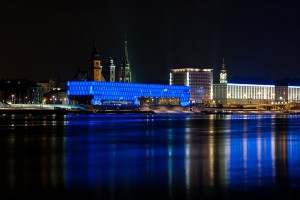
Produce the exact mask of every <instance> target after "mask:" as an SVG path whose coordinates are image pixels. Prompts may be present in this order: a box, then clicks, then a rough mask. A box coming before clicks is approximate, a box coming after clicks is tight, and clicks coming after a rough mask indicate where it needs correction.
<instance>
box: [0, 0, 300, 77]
mask: <svg viewBox="0 0 300 200" xmlns="http://www.w3.org/2000/svg"><path fill="white" fill-rule="evenodd" d="M299 10H300V3H298V2H297V1H296V0H295V1H292V0H228V1H226V0H216V1H213V0H205V1H204V0H203V1H202V0H198V1H197V0H182V1H175V0H173V1H172V0H166V1H163V0H158V1H156V0H151V1H143V0H136V1H134V0H127V1H126V0H120V1H117V0H106V1H104V0H98V1H96V0H81V1H80V0H73V1H63V0H60V1H55V0H52V1H47V0H46V1H40V2H31V1H13V0H12V1H4V2H2V3H1V5H0V24H1V28H0V66H1V68H0V79H17V78H21V79H29V80H35V81H41V80H47V79H49V78H52V79H57V77H58V76H60V78H61V79H63V80H69V79H71V78H72V77H73V76H74V75H75V73H76V71H77V69H78V68H81V69H83V70H86V69H87V68H88V61H89V58H90V54H91V52H92V48H93V43H94V41H96V44H97V47H98V50H99V53H100V57H101V60H102V64H103V65H107V63H108V58H109V56H111V57H112V58H113V59H114V62H115V64H116V65H117V67H119V66H120V63H121V59H122V54H123V39H124V32H126V33H127V39H128V50H129V59H130V62H131V68H132V75H133V81H134V82H144V83H168V79H169V69H170V68H180V67H199V68H212V69H214V78H215V80H218V76H219V70H220V66H221V64H222V58H223V57H224V58H225V64H226V67H227V73H228V79H229V81H231V82H232V81H235V80H241V79H244V80H253V81H259V80H266V81H276V80H279V79H281V80H284V79H291V80H292V79H297V78H300V56H299V55H300V12H299Z"/></svg>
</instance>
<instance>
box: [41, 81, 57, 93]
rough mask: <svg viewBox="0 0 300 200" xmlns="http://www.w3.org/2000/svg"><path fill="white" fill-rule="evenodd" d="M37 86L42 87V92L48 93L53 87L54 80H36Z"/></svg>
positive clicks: (54, 84)
mask: <svg viewBox="0 0 300 200" xmlns="http://www.w3.org/2000/svg"><path fill="white" fill-rule="evenodd" d="M37 86H38V87H42V91H43V93H48V92H50V91H52V90H53V88H55V86H56V82H55V81H54V80H52V79H49V80H48V81H42V82H37Z"/></svg>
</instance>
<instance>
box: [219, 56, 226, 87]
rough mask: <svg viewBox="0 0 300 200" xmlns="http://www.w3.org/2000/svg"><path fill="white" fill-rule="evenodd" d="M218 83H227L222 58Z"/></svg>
mask: <svg viewBox="0 0 300 200" xmlns="http://www.w3.org/2000/svg"><path fill="white" fill-rule="evenodd" d="M220 83H227V73H226V69H225V59H224V58H223V62H222V66H221V72H220Z"/></svg>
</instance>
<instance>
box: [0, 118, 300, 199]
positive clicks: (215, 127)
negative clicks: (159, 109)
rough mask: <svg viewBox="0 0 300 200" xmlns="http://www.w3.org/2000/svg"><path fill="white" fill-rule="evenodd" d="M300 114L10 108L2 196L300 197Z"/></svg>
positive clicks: (1, 137) (2, 137)
mask: <svg viewBox="0 0 300 200" xmlns="http://www.w3.org/2000/svg"><path fill="white" fill-rule="evenodd" d="M299 122H300V116H298V115H190V114H186V115H185V114H184V115H182V114H171V115H168V114H164V115H144V114H142V115H135V114H127V115H118V114H111V115H100V114H97V115H45V116H40V115H26V116H25V115H1V116H0V155H1V157H0V161H1V165H0V177H1V179H0V189H1V194H0V197H1V195H2V197H6V198H10V199H11V198H16V199H17V198H18V199H21V198H24V197H30V198H35V199H40V198H48V199H57V198H72V199H87V198H89V199H200V198H202V199H254V198H255V199H258V198H261V199H265V198H278V197H282V198H285V199H298V198H299V197H300V196H299V194H300V191H299V192H298V190H299V189H300V157H299V155H300V154H299V153H300V126H299Z"/></svg>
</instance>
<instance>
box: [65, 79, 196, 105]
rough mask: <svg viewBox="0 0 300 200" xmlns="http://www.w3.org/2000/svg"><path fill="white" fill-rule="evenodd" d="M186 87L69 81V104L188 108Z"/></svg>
mask: <svg viewBox="0 0 300 200" xmlns="http://www.w3.org/2000/svg"><path fill="white" fill-rule="evenodd" d="M189 90H190V87H187V86H170V85H158V84H136V83H119V82H99V81H69V82H68V83H67V95H68V99H69V101H70V103H77V104H78V103H79V104H88V105H180V106H188V105H189V99H190V94H189Z"/></svg>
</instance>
